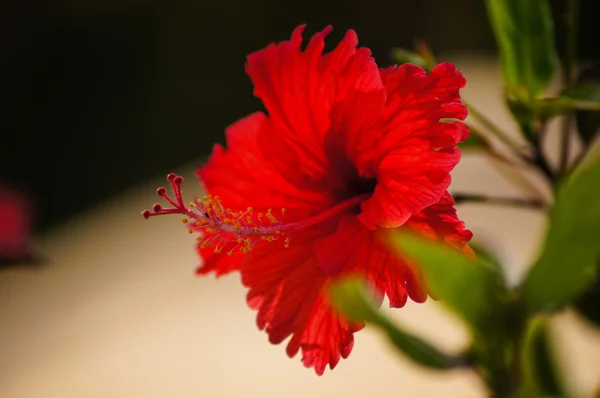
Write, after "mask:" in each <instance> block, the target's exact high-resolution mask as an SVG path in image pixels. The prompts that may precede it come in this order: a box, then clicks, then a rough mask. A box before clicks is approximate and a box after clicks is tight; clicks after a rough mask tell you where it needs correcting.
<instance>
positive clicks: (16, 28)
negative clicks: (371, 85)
mask: <svg viewBox="0 0 600 398" xmlns="http://www.w3.org/2000/svg"><path fill="white" fill-rule="evenodd" d="M553 6H554V8H555V11H556V13H555V15H556V16H557V18H558V21H557V22H558V23H557V25H558V27H559V29H558V37H559V41H562V35H561V29H560V27H561V26H562V24H561V23H560V22H561V21H560V16H561V12H562V11H561V10H563V9H564V0H555V1H553ZM0 7H1V8H0V10H1V13H0V18H2V26H3V27H4V29H3V31H4V33H3V34H2V35H0V36H1V37H0V59H1V62H0V68H1V69H0V81H1V82H2V84H1V85H0V90H1V95H2V97H3V98H4V101H3V102H4V104H5V105H4V106H3V107H2V117H1V118H0V131H1V134H2V144H1V145H0V180H1V181H4V182H5V183H9V184H10V185H11V186H13V187H15V188H17V189H20V190H22V191H24V192H26V193H28V194H29V195H30V196H31V197H32V198H33V200H34V202H35V208H36V209H37V216H36V224H35V225H36V227H37V228H38V230H40V231H43V230H45V229H47V228H49V227H51V226H53V225H56V223H59V222H61V221H62V220H64V219H66V218H68V217H70V216H73V215H74V214H77V213H78V212H80V211H82V210H84V209H86V208H88V207H89V206H91V205H94V204H97V203H99V202H100V201H102V200H105V199H107V198H109V197H110V196H112V195H113V194H115V193H117V192H120V191H123V190H124V189H127V188H129V187H131V186H133V185H135V184H136V183H138V182H140V181H143V180H144V179H146V178H148V177H150V176H155V175H157V174H158V173H161V172H166V171H171V170H174V169H175V168H176V167H177V166H179V165H181V164H185V163H189V162H193V161H199V159H201V157H202V155H204V154H207V153H209V152H210V150H211V147H212V145H213V143H215V142H222V141H223V139H224V128H225V126H227V125H228V124H230V123H232V122H233V121H235V120H237V119H239V118H240V117H242V116H244V115H246V114H248V113H251V112H253V111H254V110H256V109H258V108H259V107H260V103H259V101H257V100H256V99H255V98H254V97H253V96H252V87H251V84H250V80H249V79H248V78H247V76H246V75H245V73H244V62H245V57H246V55H247V54H249V53H251V52H253V51H256V50H258V49H261V48H263V47H264V46H265V45H266V44H268V43H270V42H273V41H280V40H284V39H287V38H288V37H289V35H290V33H291V31H292V30H293V28H294V27H296V26H297V25H299V24H300V23H308V30H307V32H306V35H307V36H308V35H310V34H312V33H314V32H316V31H317V30H320V29H322V28H323V27H324V26H326V25H328V24H333V25H334V28H335V30H334V32H333V33H332V34H331V40H330V43H335V42H337V41H338V40H339V39H340V38H341V37H342V36H343V34H344V32H345V31H346V30H347V29H350V28H352V29H355V30H356V31H357V32H358V33H359V37H360V41H361V45H363V46H367V47H369V48H371V49H372V51H373V53H374V56H375V58H376V59H377V61H378V62H379V64H380V65H387V64H390V63H391V62H390V57H389V50H390V49H391V48H392V47H394V46H401V47H407V48H412V45H413V42H414V40H415V39H416V38H425V39H427V41H428V42H429V43H430V45H431V47H432V48H433V50H434V51H435V52H436V53H438V54H440V53H442V54H443V53H446V54H447V53H457V52H461V53H465V52H470V53H479V54H482V53H483V54H493V52H494V48H495V47H494V42H493V37H492V34H491V31H490V29H489V26H488V24H487V19H486V15H485V9H484V2H483V1H481V0H457V1H452V2H449V1H442V0H422V1H399V0H396V1H377V0H376V1H367V2H365V1H362V0H346V1H338V0H333V1H325V2H323V1H311V0H303V1H296V2H282V1H275V0H256V1H245V0H220V1H219V0H195V1H191V0H187V1H186V0H176V1H142V0H119V1H117V0H62V1H59V0H55V1H42V0H23V1H9V2H5V3H3V5H2V6H0ZM582 7H583V10H585V12H583V13H582V21H581V24H582V29H583V32H582V34H581V36H580V37H581V41H582V46H581V47H580V48H581V55H582V57H592V56H594V55H597V54H599V53H600V42H599V41H598V40H595V38H596V37H597V25H596V24H597V15H598V12H600V3H598V2H597V1H595V0H583V1H582Z"/></svg>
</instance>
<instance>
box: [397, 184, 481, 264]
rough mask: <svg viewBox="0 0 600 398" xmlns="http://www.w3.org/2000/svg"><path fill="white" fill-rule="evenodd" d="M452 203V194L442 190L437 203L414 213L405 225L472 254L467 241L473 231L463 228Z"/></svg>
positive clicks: (463, 225) (463, 224)
mask: <svg viewBox="0 0 600 398" xmlns="http://www.w3.org/2000/svg"><path fill="white" fill-rule="evenodd" d="M454 204H455V202H454V199H453V198H452V195H450V193H449V192H444V195H443V196H442V198H441V199H440V201H439V202H438V203H436V204H434V205H432V206H429V207H428V208H426V209H423V210H422V211H420V212H419V213H416V214H414V215H413V216H412V217H411V218H410V219H409V220H408V221H407V222H406V227H407V228H410V229H412V230H414V231H417V232H419V233H420V234H421V235H424V236H427V237H429V238H431V239H436V240H440V241H442V242H445V243H447V244H450V245H452V246H454V247H456V248H457V249H459V250H461V251H463V252H464V253H466V254H468V255H470V256H472V255H474V254H473V251H472V250H471V248H470V247H469V246H468V245H467V242H469V241H470V240H471V238H472V237H473V233H472V232H471V231H469V230H468V229H466V228H465V223H464V222H463V221H461V220H460V218H459V217H458V214H457V212H456V208H455V207H454Z"/></svg>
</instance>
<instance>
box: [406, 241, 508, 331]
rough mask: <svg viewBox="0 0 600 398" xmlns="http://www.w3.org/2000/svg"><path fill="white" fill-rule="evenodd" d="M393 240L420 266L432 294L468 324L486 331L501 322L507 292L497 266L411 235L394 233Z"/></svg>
mask: <svg viewBox="0 0 600 398" xmlns="http://www.w3.org/2000/svg"><path fill="white" fill-rule="evenodd" d="M394 243H395V245H396V247H397V248H398V250H399V251H400V252H401V253H402V254H403V255H405V256H406V257H408V258H409V259H411V260H413V261H414V262H415V263H416V264H417V265H418V266H419V268H420V270H421V271H422V272H423V274H424V276H425V281H426V285H427V287H428V289H429V290H430V291H431V292H432V294H433V295H434V296H435V297H439V298H440V299H441V300H442V304H444V305H445V306H446V307H448V308H449V309H450V310H451V311H453V312H454V313H456V314H457V315H458V316H459V317H460V318H462V319H463V320H464V321H465V322H466V323H467V324H468V325H471V326H473V327H474V328H475V329H476V330H482V329H486V330H488V329H489V328H494V327H495V324H496V322H500V321H501V318H502V316H501V314H500V311H501V310H502V308H503V302H504V299H505V297H506V292H505V288H504V280H503V277H502V276H501V274H500V273H499V272H498V269H497V268H496V266H494V265H492V264H490V263H488V262H487V261H486V260H485V259H484V258H479V259H477V261H473V259H471V258H469V257H467V256H466V255H465V254H463V253H460V252H458V251H457V250H456V249H454V248H451V247H449V246H447V245H441V244H439V243H437V242H433V241H431V240H428V239H425V238H422V237H420V236H416V235H414V234H409V233H404V232H403V233H397V234H396V235H395V236H394Z"/></svg>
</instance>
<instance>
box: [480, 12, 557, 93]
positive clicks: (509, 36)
mask: <svg viewBox="0 0 600 398" xmlns="http://www.w3.org/2000/svg"><path fill="white" fill-rule="evenodd" d="M486 5H487V11H488V17H489V20H490V24H491V26H492V30H493V32H494V35H495V37H496V42H497V44H498V48H499V51H500V61H501V64H502V72H503V74H504V82H505V85H506V87H507V89H508V90H509V91H510V92H511V93H512V94H515V95H516V96H517V97H518V98H521V97H524V98H532V97H535V96H537V95H538V94H540V93H542V92H544V91H545V90H546V88H547V87H548V85H549V83H550V81H551V80H552V78H553V77H554V75H555V74H556V72H557V68H558V56H557V54H556V49H555V44H554V23H553V21H552V14H551V9H550V6H549V4H548V1H547V0H527V1H524V0H486Z"/></svg>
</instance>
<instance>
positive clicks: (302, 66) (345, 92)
mask: <svg viewBox="0 0 600 398" xmlns="http://www.w3.org/2000/svg"><path fill="white" fill-rule="evenodd" d="M303 29H304V26H300V27H298V28H297V29H296V30H295V31H294V33H293V34H292V38H291V40H289V41H284V42H282V43H279V44H278V45H275V44H272V45H270V46H268V47H267V48H265V49H264V50H261V51H258V52H256V53H254V54H251V55H250V56H249V57H248V62H247V64H246V71H247V72H248V74H249V75H250V77H251V78H252V81H253V83H254V86H255V90H254V93H255V94H256V95H257V96H258V97H259V98H261V99H262V101H263V102H264V104H265V107H266V108H267V110H268V113H269V120H270V121H271V122H272V124H273V126H272V129H273V131H277V134H272V135H268V136H267V135H263V136H261V147H262V148H263V150H264V151H265V153H269V154H271V156H275V158H274V159H273V162H275V163H276V164H277V166H278V167H279V168H280V169H281V170H286V175H288V173H287V171H291V173H292V174H293V175H297V174H298V172H300V173H302V174H303V175H305V176H306V178H308V179H309V180H311V181H317V182H325V183H326V184H328V186H329V187H330V188H331V186H332V185H335V184H336V183H337V179H336V177H337V176H332V175H331V174H332V173H331V171H332V169H335V168H336V166H337V165H338V163H339V159H338V155H339V153H340V149H341V150H342V152H343V151H344V149H345V148H344V146H345V141H339V138H340V134H342V133H343V134H348V135H349V136H357V134H356V132H362V131H364V130H365V128H368V127H370V126H371V125H372V124H373V123H374V122H375V121H376V120H378V119H379V118H380V116H381V113H382V112H383V105H384V101H385V90H384V88H383V85H382V83H381V77H380V74H379V71H378V69H377V65H376V64H375V62H374V61H373V59H372V58H371V52H370V51H369V50H368V49H365V48H359V49H356V46H357V44H358V38H357V36H356V33H355V32H354V31H351V30H350V31H348V32H347V34H346V36H345V37H344V39H343V40H342V41H341V42H340V43H339V45H338V46H337V48H336V49H335V50H334V51H333V52H331V53H329V54H327V55H325V56H323V55H322V54H323V48H324V46H325V41H324V39H325V37H326V36H327V34H328V33H329V32H330V31H331V28H330V27H328V28H326V29H325V30H323V31H322V32H320V33H317V34H315V35H314V36H313V37H312V39H311V40H310V42H309V43H308V46H307V48H306V50H305V51H301V49H300V46H301V44H302V37H301V36H302V31H303ZM332 119H335V120H333V121H332ZM348 126H349V127H350V128H351V129H353V133H352V132H349V131H346V130H345V127H348ZM340 142H342V143H340ZM295 182H296V183H297V184H300V183H302V180H301V179H296V180H295Z"/></svg>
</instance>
